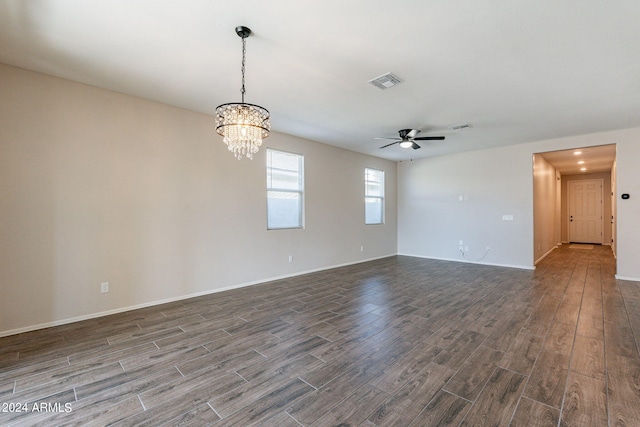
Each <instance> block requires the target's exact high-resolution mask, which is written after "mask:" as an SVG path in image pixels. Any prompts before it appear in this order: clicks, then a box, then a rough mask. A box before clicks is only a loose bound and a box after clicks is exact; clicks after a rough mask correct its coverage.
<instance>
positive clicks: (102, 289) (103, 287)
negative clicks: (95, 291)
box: [100, 282, 109, 294]
mask: <svg viewBox="0 0 640 427" xmlns="http://www.w3.org/2000/svg"><path fill="white" fill-rule="evenodd" d="M107 292H109V282H103V283H100V293H101V294H106V293H107Z"/></svg>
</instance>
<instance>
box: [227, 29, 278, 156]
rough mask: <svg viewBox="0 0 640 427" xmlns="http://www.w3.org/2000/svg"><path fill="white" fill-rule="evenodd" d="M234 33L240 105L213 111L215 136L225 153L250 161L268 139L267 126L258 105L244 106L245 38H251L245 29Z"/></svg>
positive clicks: (269, 126) (265, 110) (236, 104)
mask: <svg viewBox="0 0 640 427" xmlns="http://www.w3.org/2000/svg"><path fill="white" fill-rule="evenodd" d="M236 33H237V34H238V36H240V37H241V38H242V90H241V93H242V102H241V103H237V102H230V103H227V104H222V105H220V106H218V108H216V132H218V134H219V135H221V136H222V137H223V141H224V143H225V144H226V145H227V148H228V149H229V151H231V152H233V155H234V156H235V157H236V158H237V159H238V160H239V159H242V158H243V157H247V158H249V159H253V155H254V154H255V153H257V152H258V150H259V149H260V146H261V145H262V140H263V139H264V138H267V137H268V136H269V132H270V131H271V123H270V122H269V111H268V110H267V109H266V108H263V107H260V106H259V105H254V104H246V103H245V102H244V94H245V88H244V71H245V56H246V38H247V37H249V35H250V34H251V30H250V29H249V28H247V27H236Z"/></svg>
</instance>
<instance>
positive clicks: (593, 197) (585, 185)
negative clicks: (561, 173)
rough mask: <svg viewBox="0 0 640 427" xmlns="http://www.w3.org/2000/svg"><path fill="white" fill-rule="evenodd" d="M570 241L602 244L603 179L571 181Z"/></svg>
mask: <svg viewBox="0 0 640 427" xmlns="http://www.w3.org/2000/svg"><path fill="white" fill-rule="evenodd" d="M569 241H570V242H576V243H599V244H602V180H601V179H589V180H581V181H569Z"/></svg>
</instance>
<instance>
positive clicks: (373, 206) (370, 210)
mask: <svg viewBox="0 0 640 427" xmlns="http://www.w3.org/2000/svg"><path fill="white" fill-rule="evenodd" d="M382 200H383V199H380V198H377V197H367V198H366V199H365V204H364V205H365V224H382Z"/></svg>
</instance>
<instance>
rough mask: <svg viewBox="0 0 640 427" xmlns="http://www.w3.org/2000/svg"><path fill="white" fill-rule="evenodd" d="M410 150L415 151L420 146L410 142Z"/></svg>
mask: <svg viewBox="0 0 640 427" xmlns="http://www.w3.org/2000/svg"><path fill="white" fill-rule="evenodd" d="M411 142H412V144H411V148H413V149H414V150H417V149H418V148H420V146H419V145H418V144H416V143H415V142H413V141H411Z"/></svg>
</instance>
